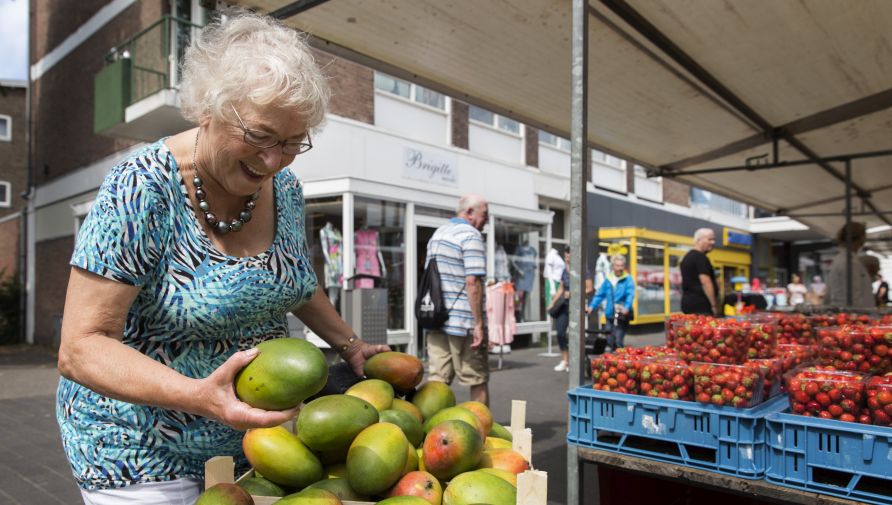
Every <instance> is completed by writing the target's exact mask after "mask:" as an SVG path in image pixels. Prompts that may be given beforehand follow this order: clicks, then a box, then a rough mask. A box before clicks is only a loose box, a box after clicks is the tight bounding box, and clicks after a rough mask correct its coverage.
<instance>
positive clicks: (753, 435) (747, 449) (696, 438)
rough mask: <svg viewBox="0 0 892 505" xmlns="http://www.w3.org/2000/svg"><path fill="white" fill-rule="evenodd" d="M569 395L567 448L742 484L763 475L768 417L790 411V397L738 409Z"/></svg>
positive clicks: (585, 391) (582, 392) (587, 390)
mask: <svg viewBox="0 0 892 505" xmlns="http://www.w3.org/2000/svg"><path fill="white" fill-rule="evenodd" d="M568 396H569V398H570V429H569V432H568V434H567V442H568V443H571V444H575V445H579V446H583V447H591V448H594V449H601V450H605V451H611V452H618V453H621V454H630V455H634V456H639V457H643V458H648V459H655V460H658V461H668V462H671V463H676V464H680V465H684V466H689V467H694V468H701V469H704V470H710V471H714V472H719V473H724V474H728V475H733V476H735V477H741V478H744V479H761V478H762V477H763V475H764V474H765V456H766V448H765V423H764V417H765V416H766V415H767V414H770V413H773V412H779V411H781V410H783V409H784V408H786V406H787V397H786V395H783V396H777V397H775V398H772V399H770V400H768V401H767V402H765V403H762V404H761V405H757V406H755V407H753V408H751V409H735V408H733V407H716V406H714V405H703V404H701V403H695V402H683V401H678V400H664V399H660V398H652V397H648V396H638V395H627V394H622V393H609V392H605V391H598V390H595V389H592V387H591V386H581V387H578V388H576V389H573V390H570V391H569V392H568Z"/></svg>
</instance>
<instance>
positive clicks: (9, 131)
mask: <svg viewBox="0 0 892 505" xmlns="http://www.w3.org/2000/svg"><path fill="white" fill-rule="evenodd" d="M3 120H5V121H6V135H0V141H2V142H12V116H10V115H8V114H0V121H3Z"/></svg>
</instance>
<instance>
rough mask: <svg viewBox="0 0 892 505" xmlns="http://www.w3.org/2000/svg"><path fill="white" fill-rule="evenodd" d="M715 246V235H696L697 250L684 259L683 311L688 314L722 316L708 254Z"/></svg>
mask: <svg viewBox="0 0 892 505" xmlns="http://www.w3.org/2000/svg"><path fill="white" fill-rule="evenodd" d="M713 247H715V232H714V231H713V230H712V229H710V228H700V229H699V230H697V231H696V232H694V248H693V249H691V250H690V251H688V253H687V254H685V256H684V258H682V260H681V264H680V265H679V268H680V269H681V311H682V312H684V313H685V314H707V315H719V305H718V286H717V285H716V282H715V271H714V270H713V268H712V263H711V262H710V261H709V258H708V257H706V253H708V252H709V251H711V250H712V249H713Z"/></svg>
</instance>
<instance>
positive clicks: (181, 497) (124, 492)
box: [81, 479, 201, 505]
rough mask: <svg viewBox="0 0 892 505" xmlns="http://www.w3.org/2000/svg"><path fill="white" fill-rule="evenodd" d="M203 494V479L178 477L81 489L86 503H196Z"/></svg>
mask: <svg viewBox="0 0 892 505" xmlns="http://www.w3.org/2000/svg"><path fill="white" fill-rule="evenodd" d="M200 494H201V481H199V480H195V479H177V480H172V481H167V482H146V483H143V484H134V485H132V486H127V487H122V488H118V489H99V490H96V491H85V490H83V489H81V496H83V498H84V505H119V504H122V503H126V504H128V505H131V504H132V505H195V502H196V501H197V500H198V496H199V495H200Z"/></svg>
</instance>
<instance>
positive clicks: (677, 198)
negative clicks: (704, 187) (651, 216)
mask: <svg viewBox="0 0 892 505" xmlns="http://www.w3.org/2000/svg"><path fill="white" fill-rule="evenodd" d="M663 201H664V202H667V203H674V204H675V205H681V206H683V207H690V206H691V187H690V186H688V185H687V184H685V183H683V182H678V181H676V180H675V179H670V178H668V177H663Z"/></svg>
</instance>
